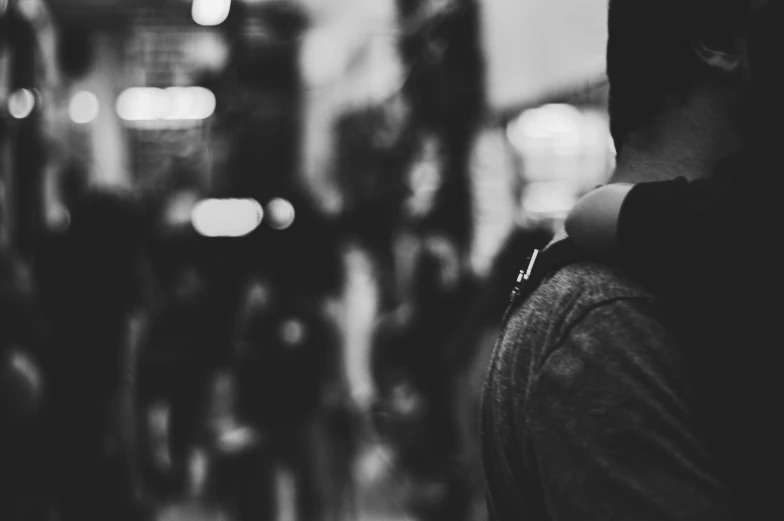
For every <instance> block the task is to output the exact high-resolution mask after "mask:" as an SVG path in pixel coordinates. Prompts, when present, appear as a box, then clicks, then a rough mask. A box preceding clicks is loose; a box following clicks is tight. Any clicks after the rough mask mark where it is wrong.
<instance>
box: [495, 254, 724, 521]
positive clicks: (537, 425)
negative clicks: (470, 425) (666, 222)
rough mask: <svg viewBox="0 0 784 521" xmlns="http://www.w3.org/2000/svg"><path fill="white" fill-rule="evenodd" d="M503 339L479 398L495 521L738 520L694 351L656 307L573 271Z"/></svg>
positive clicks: (527, 308)
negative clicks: (710, 429) (715, 448)
mask: <svg viewBox="0 0 784 521" xmlns="http://www.w3.org/2000/svg"><path fill="white" fill-rule="evenodd" d="M503 327H504V328H503V330H502V333H501V336H500V338H499V340H498V343H497V344H496V347H495V351H494V353H493V356H492V360H491V362H490V366H489V369H488V373H487V376H486V380H485V384H484V390H483V396H482V413H481V430H482V450H483V458H484V464H485V473H486V479H487V483H486V486H487V499H488V509H489V512H490V519H491V520H493V521H544V520H561V521H572V520H575V521H577V520H579V521H590V520H634V521H646V520H656V521H662V520H679V521H680V520H683V521H686V520H688V521H696V520H706V521H707V520H711V521H721V520H725V519H730V518H731V515H730V505H729V501H728V491H727V487H726V486H725V485H724V484H723V483H722V482H721V480H720V479H719V477H718V475H719V471H718V464H717V463H716V461H715V460H714V459H713V458H712V456H711V454H710V453H709V451H708V449H707V444H706V442H705V438H704V436H703V433H702V423H701V420H700V415H699V407H698V405H697V396H696V391H695V389H694V378H693V375H692V374H691V370H690V360H689V359H688V356H687V354H686V353H687V351H686V350H685V349H683V348H682V347H681V346H679V339H678V336H677V333H676V331H677V328H675V327H674V326H673V325H672V323H671V321H670V320H669V317H668V314H667V310H666V308H665V307H664V306H662V305H661V304H660V303H659V302H658V301H657V300H656V299H655V298H653V297H652V296H651V295H650V294H648V293H646V292H645V291H644V290H643V289H642V288H640V287H638V286H637V285H635V284H634V283H633V282H632V281H630V280H629V279H628V278H627V277H626V276H625V274H624V273H623V272H622V271H621V270H619V269H616V268H611V267H606V266H602V265H598V264H590V263H578V264H573V265H571V266H568V267H566V268H564V269H562V270H561V271H559V272H558V273H557V274H556V275H555V276H553V277H552V278H551V279H549V280H548V281H547V282H545V283H544V284H543V285H542V286H541V287H540V288H539V289H538V290H536V291H535V292H534V294H533V295H532V296H531V298H530V299H528V300H527V301H526V302H525V303H523V304H522V305H521V306H518V307H517V308H514V309H512V310H511V311H510V313H509V316H508V318H507V320H506V322H505V323H504V326H503Z"/></svg>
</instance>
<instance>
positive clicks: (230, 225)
mask: <svg viewBox="0 0 784 521" xmlns="http://www.w3.org/2000/svg"><path fill="white" fill-rule="evenodd" d="M263 218H264V210H263V209H262V207H261V205H260V204H259V202H258V201H256V200H254V199H205V200H203V201H199V203H197V204H196V206H194V208H193V212H192V213H191V223H192V224H193V227H194V229H195V230H196V231H197V232H198V233H199V234H200V235H202V236H204V237H243V236H245V235H248V234H249V233H251V232H252V231H253V230H255V229H256V228H257V227H258V226H259V224H261V221H262V219H263Z"/></svg>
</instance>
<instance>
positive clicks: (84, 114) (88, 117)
mask: <svg viewBox="0 0 784 521" xmlns="http://www.w3.org/2000/svg"><path fill="white" fill-rule="evenodd" d="M99 111H100V103H99V102H98V98H97V97H96V96H95V94H93V93H92V92H90V91H86V90H83V91H81V92H77V93H76V94H74V96H73V98H71V103H70V104H69V105H68V115H69V116H70V117H71V121H73V122H74V123H78V124H81V125H84V124H86V123H90V122H91V121H94V120H95V118H96V117H98V112H99Z"/></svg>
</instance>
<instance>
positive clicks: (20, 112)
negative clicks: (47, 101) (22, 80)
mask: <svg viewBox="0 0 784 521" xmlns="http://www.w3.org/2000/svg"><path fill="white" fill-rule="evenodd" d="M33 109H35V94H33V91H31V90H30V89H19V90H17V91H14V92H13V93H12V94H11V96H9V97H8V113H9V114H11V117H12V118H15V119H25V118H26V117H28V116H29V115H30V114H32V112H33Z"/></svg>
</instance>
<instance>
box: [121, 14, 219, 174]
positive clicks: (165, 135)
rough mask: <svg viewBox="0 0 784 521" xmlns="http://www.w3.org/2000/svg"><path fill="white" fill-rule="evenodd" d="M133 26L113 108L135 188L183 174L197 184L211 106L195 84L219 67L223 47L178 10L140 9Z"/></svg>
mask: <svg viewBox="0 0 784 521" xmlns="http://www.w3.org/2000/svg"><path fill="white" fill-rule="evenodd" d="M133 27H134V30H133V34H132V36H131V38H129V40H128V42H127V47H126V57H127V71H128V76H127V77H128V80H127V81H128V83H127V86H128V87H129V88H127V89H126V90H124V91H123V92H121V93H120V95H119V96H118V98H117V100H116V106H115V107H114V109H115V110H116V111H117V114H118V116H120V118H121V119H122V120H123V123H124V124H125V126H126V127H129V130H130V134H129V135H130V137H131V143H132V156H133V157H132V163H133V169H134V171H135V173H136V177H137V182H139V183H140V184H141V186H143V187H145V188H161V187H162V186H165V185H166V184H167V183H169V181H171V180H172V179H173V177H172V176H175V177H177V176H178V177H180V178H182V177H183V176H185V177H187V178H190V179H191V182H192V183H193V184H194V185H195V186H201V185H203V182H204V180H205V179H207V177H206V176H208V173H207V171H208V170H209V160H208V157H207V156H206V155H205V153H204V150H206V149H207V148H208V147H207V145H206V143H207V140H208V139H209V132H208V126H207V125H206V122H207V121H208V119H209V118H210V116H211V115H212V114H213V112H214V111H215V107H216V103H217V100H216V99H215V95H214V94H213V93H212V92H210V91H209V90H207V89H204V88H201V87H198V86H196V83H197V82H198V81H199V78H200V76H201V75H202V74H203V73H204V72H207V71H213V70H219V69H221V68H222V67H223V66H224V65H225V63H226V61H227V60H228V56H229V50H228V44H227V43H226V41H225V40H224V38H223V37H222V36H221V34H220V33H219V32H218V31H216V30H214V29H210V28H205V27H201V26H199V25H197V24H195V23H194V21H193V20H192V18H191V16H190V13H189V12H185V11H183V10H180V9H177V10H171V11H168V10H165V9H151V10H140V11H138V12H137V16H136V19H135V23H134V26H133ZM173 158H177V159H173ZM178 182H182V180H181V179H180V181H178Z"/></svg>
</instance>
